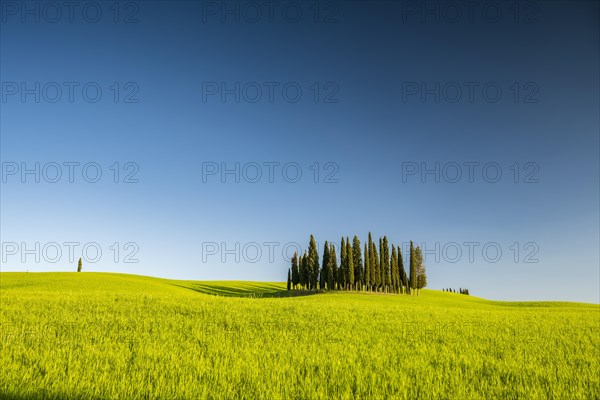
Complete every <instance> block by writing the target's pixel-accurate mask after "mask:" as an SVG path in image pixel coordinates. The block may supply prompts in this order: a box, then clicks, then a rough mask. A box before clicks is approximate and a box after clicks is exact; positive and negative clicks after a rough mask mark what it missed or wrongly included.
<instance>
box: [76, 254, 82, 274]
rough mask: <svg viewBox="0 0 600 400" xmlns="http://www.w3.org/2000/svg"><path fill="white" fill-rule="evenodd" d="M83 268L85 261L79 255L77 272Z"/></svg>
mask: <svg viewBox="0 0 600 400" xmlns="http://www.w3.org/2000/svg"><path fill="white" fill-rule="evenodd" d="M81 268H83V261H81V257H79V261H78V262H77V272H81Z"/></svg>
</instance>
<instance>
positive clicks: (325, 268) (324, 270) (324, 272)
mask: <svg viewBox="0 0 600 400" xmlns="http://www.w3.org/2000/svg"><path fill="white" fill-rule="evenodd" d="M328 281H329V243H327V240H326V241H325V246H323V264H322V267H321V275H320V279H319V288H320V289H321V290H322V289H325V286H326V285H327V282H328Z"/></svg>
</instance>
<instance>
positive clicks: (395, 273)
mask: <svg viewBox="0 0 600 400" xmlns="http://www.w3.org/2000/svg"><path fill="white" fill-rule="evenodd" d="M391 269H392V273H391V275H392V291H393V292H394V293H398V288H399V287H400V285H399V284H398V282H399V276H400V275H399V273H398V253H396V246H393V245H392V261H391Z"/></svg>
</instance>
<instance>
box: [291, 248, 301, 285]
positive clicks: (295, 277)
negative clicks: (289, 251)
mask: <svg viewBox="0 0 600 400" xmlns="http://www.w3.org/2000/svg"><path fill="white" fill-rule="evenodd" d="M299 283H300V269H299V267H298V252H297V251H296V252H294V257H292V284H293V285H294V289H297V288H298V284H299Z"/></svg>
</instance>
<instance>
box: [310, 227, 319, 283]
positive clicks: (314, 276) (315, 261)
mask: <svg viewBox="0 0 600 400" xmlns="http://www.w3.org/2000/svg"><path fill="white" fill-rule="evenodd" d="M308 267H309V269H310V286H311V289H312V290H316V289H317V283H318V282H319V252H318V250H317V243H316V242H315V238H314V237H313V235H310V243H309V245H308Z"/></svg>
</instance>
